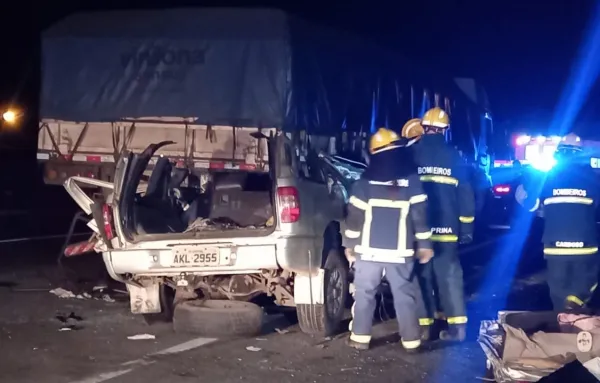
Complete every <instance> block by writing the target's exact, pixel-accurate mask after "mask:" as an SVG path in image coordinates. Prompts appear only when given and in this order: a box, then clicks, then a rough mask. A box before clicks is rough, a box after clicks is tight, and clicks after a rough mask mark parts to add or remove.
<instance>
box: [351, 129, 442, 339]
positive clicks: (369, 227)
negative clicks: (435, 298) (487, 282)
mask: <svg viewBox="0 0 600 383" xmlns="http://www.w3.org/2000/svg"><path fill="white" fill-rule="evenodd" d="M402 141H403V140H401V139H400V137H399V136H398V135H397V134H396V133H394V132H393V131H391V130H388V129H385V128H381V129H379V130H378V131H377V132H376V133H375V134H374V135H373V137H372V138H371V142H370V152H371V160H370V164H369V167H368V168H367V170H366V171H365V173H364V174H363V175H362V177H361V179H360V180H358V181H356V182H355V183H354V184H353V185H352V190H351V193H350V199H349V204H348V212H347V217H346V221H345V224H346V230H345V231H344V246H345V247H346V248H349V249H353V251H354V253H355V255H356V263H355V270H356V271H355V278H354V285H355V290H356V291H355V303H354V305H353V307H352V322H351V324H350V331H351V335H350V338H349V340H348V344H349V345H350V346H351V347H354V348H357V349H368V348H369V342H370V341H371V328H372V324H373V314H374V311H375V306H376V298H375V297H376V294H377V288H378V286H379V284H380V283H381V279H382V277H383V276H385V277H386V278H387V280H388V283H389V285H390V288H391V291H392V295H393V300H394V307H395V310H396V316H397V320H398V326H399V333H400V336H401V338H402V346H403V347H404V348H405V349H406V350H408V351H416V350H417V349H418V348H419V347H420V345H421V340H420V328H419V314H418V312H417V310H418V309H419V308H420V307H422V301H421V293H420V290H419V285H418V280H417V278H416V275H415V273H414V265H415V255H416V256H417V257H421V256H423V255H424V254H428V258H430V257H431V255H432V254H433V253H432V251H431V243H430V242H429V238H430V237H431V230H430V228H429V226H428V225H427V214H426V211H427V196H426V195H425V194H424V192H423V189H422V186H421V181H420V180H419V177H418V175H417V174H416V167H415V165H414V163H413V162H412V161H410V159H411V153H410V151H408V149H406V148H405V147H403V146H406V143H405V142H402ZM415 243H416V244H417V247H418V250H417V252H415Z"/></svg>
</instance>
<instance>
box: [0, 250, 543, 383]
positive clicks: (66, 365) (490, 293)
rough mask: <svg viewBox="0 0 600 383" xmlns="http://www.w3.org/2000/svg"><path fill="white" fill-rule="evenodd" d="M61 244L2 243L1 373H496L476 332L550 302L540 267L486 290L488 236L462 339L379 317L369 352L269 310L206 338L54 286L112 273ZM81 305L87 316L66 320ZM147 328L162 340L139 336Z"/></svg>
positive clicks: (307, 376) (269, 376) (286, 376)
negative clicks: (242, 332)
mask: <svg viewBox="0 0 600 383" xmlns="http://www.w3.org/2000/svg"><path fill="white" fill-rule="evenodd" d="M59 248H60V241H58V240H57V241H43V242H35V241H27V242H24V243H16V244H15V243H11V244H0V255H1V257H0V302H2V304H3V310H2V311H0V355H2V357H1V358H0V382H3V383H5V382H6V383H11V382H15V383H20V382H24V383H25V382H36V383H38V382H44V383H54V382H57V383H59V382H60V383H100V382H109V383H142V382H143V383H147V382H169V383H179V382H182V383H183V382H186V383H187V382H192V381H197V382H219V383H221V382H222V383H227V382H239V381H242V382H261V383H265V382H269V381H273V382H275V381H286V382H287V381H293V382H367V381H378V382H450V381H455V382H477V381H481V380H480V379H478V377H482V376H484V374H485V358H484V356H483V352H482V351H481V349H480V348H479V346H478V344H477V343H476V341H475V338H476V333H477V328H478V319H481V318H485V317H489V316H491V315H494V314H495V312H496V310H498V309H502V308H505V307H509V308H530V309H531V308H535V307H532V305H540V304H541V305H544V304H545V303H544V299H545V296H546V292H545V291H544V289H545V288H544V287H543V279H542V278H540V275H538V274H533V275H529V274H528V275H527V278H521V279H518V280H516V281H514V282H511V280H510V277H509V278H508V279H507V278H506V277H505V276H501V275H499V274H497V273H496V274H497V275H496V274H494V275H496V276H495V277H494V278H498V281H497V283H493V284H492V285H494V286H497V289H494V288H492V289H490V288H484V285H486V284H485V283H483V282H482V281H485V280H486V278H485V277H484V275H489V273H490V270H488V268H489V267H490V265H492V264H493V262H491V261H492V260H493V258H494V256H492V255H490V254H493V253H494V245H489V244H488V245H486V244H484V245H481V246H479V247H473V248H472V249H470V250H469V251H466V252H465V253H466V255H465V258H466V259H469V260H471V261H469V265H470V266H469V267H467V268H466V270H465V278H466V279H467V280H469V281H470V282H469V286H468V288H469V290H470V292H469V294H468V295H469V307H470V309H469V310H470V321H471V323H470V327H471V328H470V339H469V341H467V342H466V343H464V344H462V345H455V346H445V347H444V345H442V344H433V345H432V347H431V350H429V351H428V352H426V353H423V354H420V355H408V354H406V353H404V352H403V351H402V349H401V348H400V346H399V344H398V339H397V337H396V335H395V332H396V325H395V322H394V321H393V320H392V321H388V322H383V323H381V324H378V325H377V326H376V328H375V332H374V336H375V337H376V338H377V339H378V341H377V342H376V344H375V345H374V348H373V349H372V350H370V351H368V352H362V353H358V352H357V351H354V350H351V349H349V348H347V347H346V346H345V344H344V340H345V337H346V336H347V333H342V334H340V335H338V336H336V337H333V338H331V339H319V338H313V337H310V336H307V335H304V334H302V333H301V332H300V331H299V329H298V327H297V325H290V324H289V323H288V322H287V321H286V320H285V319H283V317H281V316H277V315H274V316H265V326H264V331H263V334H262V335H261V336H260V337H256V338H242V339H210V338H197V337H194V336H190V335H184V334H178V333H174V332H173V330H172V329H171V327H170V326H169V325H163V324H161V325H155V326H148V325H146V324H145V323H144V321H143V320H142V319H141V318H139V317H137V316H134V315H132V314H131V313H130V312H129V309H128V301H127V297H126V296H124V295H119V294H116V295H115V294H113V295H112V298H114V299H115V301H114V302H109V301H105V300H103V299H102V296H101V295H97V296H96V297H97V298H98V299H94V298H90V299H77V298H67V299H62V298H58V297H56V296H55V295H53V294H51V293H50V292H49V290H50V289H52V288H55V287H58V286H62V287H65V288H68V289H71V290H73V291H74V292H75V293H79V292H80V291H75V290H76V289H87V290H88V291H89V290H90V289H91V287H92V286H93V285H94V284H97V283H99V282H97V281H98V280H100V279H101V278H102V276H103V274H102V273H101V272H99V271H98V270H101V264H100V263H99V257H98V256H90V257H87V258H86V257H81V258H80V259H79V260H73V261H69V262H71V263H70V264H69V266H70V267H72V268H75V269H78V270H79V271H80V275H79V277H78V278H76V280H73V278H65V277H64V275H63V274H62V273H61V272H60V270H58V269H57V268H56V266H55V265H54V264H53V262H54V258H55V257H54V256H55V255H56V253H57V252H58V250H59ZM474 259H476V260H478V261H479V262H475V261H473V260H474ZM502 264H503V263H501V265H502ZM75 266H77V267H75ZM493 267H494V268H498V266H497V265H496V266H493ZM71 276H72V275H71ZM67 279H70V280H67ZM510 285H512V288H511V289H510V291H507V286H510ZM503 291H504V292H503ZM506 294H508V295H509V296H508V298H507V297H506V296H505V295H506ZM532 297H536V302H535V303H532V302H533V301H532ZM538 298H539V299H538ZM538 301H539V302H538ZM540 302H541V303H540ZM71 313H73V315H72V316H73V317H76V319H69V320H68V321H67V323H64V318H63V317H66V316H69V315H70V314H71ZM67 326H72V328H71V329H70V330H64V328H65V327H67ZM141 334H150V335H153V336H154V339H148V340H131V339H128V337H130V336H134V335H141Z"/></svg>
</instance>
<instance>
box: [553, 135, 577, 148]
mask: <svg viewBox="0 0 600 383" xmlns="http://www.w3.org/2000/svg"><path fill="white" fill-rule="evenodd" d="M563 148H564V149H580V148H581V138H579V136H578V135H576V134H575V133H569V134H567V135H566V136H564V137H563V138H562V140H561V141H560V143H559V144H558V149H563Z"/></svg>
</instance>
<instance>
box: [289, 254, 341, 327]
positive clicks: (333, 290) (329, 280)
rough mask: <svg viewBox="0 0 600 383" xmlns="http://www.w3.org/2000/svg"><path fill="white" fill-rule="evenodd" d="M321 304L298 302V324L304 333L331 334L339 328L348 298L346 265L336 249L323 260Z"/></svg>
mask: <svg viewBox="0 0 600 383" xmlns="http://www.w3.org/2000/svg"><path fill="white" fill-rule="evenodd" d="M323 283H324V289H325V291H324V298H325V302H324V303H323V304H312V305H310V304H299V305H297V307H296V310H297V314H298V324H299V325H300V329H301V330H302V332H304V333H305V334H311V335H319V336H331V335H333V334H334V333H335V332H336V331H338V330H339V328H340V324H341V322H342V320H343V319H344V311H345V309H346V300H347V299H348V265H347V262H345V259H344V258H342V255H341V254H340V251H339V250H337V249H334V250H330V251H329V253H328V256H327V260H326V261H325V276H324V282H323Z"/></svg>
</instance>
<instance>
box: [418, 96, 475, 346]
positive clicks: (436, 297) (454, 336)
mask: <svg viewBox="0 0 600 383" xmlns="http://www.w3.org/2000/svg"><path fill="white" fill-rule="evenodd" d="M421 125H422V126H423V130H424V134H423V136H422V137H421V140H420V142H419V143H418V144H417V145H414V146H413V148H414V157H415V161H416V163H417V166H418V174H419V176H420V179H421V181H422V182H423V189H424V190H425V193H426V194H427V196H428V199H429V224H430V225H431V231H432V236H431V241H432V242H433V244H434V245H433V249H434V252H435V254H436V256H435V258H434V259H433V261H432V262H430V263H428V264H425V265H423V267H420V268H419V269H420V270H419V277H420V281H421V288H422V290H423V300H424V303H425V306H426V309H427V310H426V311H427V315H426V316H424V317H421V318H420V321H419V322H420V324H421V326H422V332H423V338H424V339H428V338H430V337H431V336H433V334H432V326H433V324H434V323H435V319H441V320H444V319H445V320H446V322H447V325H448V327H447V329H444V330H443V331H440V334H439V337H440V339H442V340H447V341H463V340H464V339H465V337H466V324H467V315H466V308H465V301H464V291H463V271H462V266H461V264H460V259H459V257H458V244H459V243H470V242H472V240H473V222H474V221H475V198H474V194H473V188H472V186H471V184H470V182H469V181H470V177H469V170H468V168H467V164H466V163H465V162H464V161H463V160H462V159H461V157H460V155H459V153H458V151H457V150H456V149H455V148H453V147H452V146H450V145H448V144H447V143H446V140H445V133H446V130H447V129H448V127H449V125H450V119H449V117H448V114H447V113H446V112H445V111H444V110H442V109H441V108H439V107H435V108H433V109H430V110H428V111H427V112H426V113H425V115H424V116H423V118H422V120H421ZM438 302H439V303H438ZM440 304H441V308H443V311H444V313H443V314H441V313H439V312H438V311H437V309H439V306H440ZM444 325H445V324H444Z"/></svg>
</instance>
